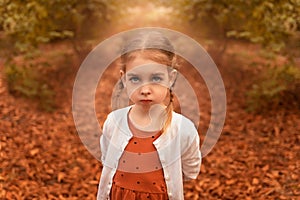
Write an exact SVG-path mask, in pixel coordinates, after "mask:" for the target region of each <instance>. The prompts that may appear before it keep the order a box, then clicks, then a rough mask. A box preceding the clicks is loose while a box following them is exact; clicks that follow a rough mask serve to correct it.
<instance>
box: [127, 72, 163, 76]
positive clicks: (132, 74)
mask: <svg viewBox="0 0 300 200" xmlns="http://www.w3.org/2000/svg"><path fill="white" fill-rule="evenodd" d="M151 75H152V76H164V75H165V73H161V72H158V73H153V74H151ZM127 76H138V74H134V73H127Z"/></svg>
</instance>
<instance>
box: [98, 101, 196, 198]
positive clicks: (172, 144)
mask: <svg viewBox="0 0 300 200" xmlns="http://www.w3.org/2000/svg"><path fill="white" fill-rule="evenodd" d="M129 109H130V106H128V107H125V108H122V109H119V110H115V111H113V112H111V113H110V114H109V115H108V116H107V119H106V121H105V122H104V125H103V134H102V135H101V137H100V148H101V152H102V156H101V161H102V164H103V169H102V174H101V178H100V183H99V188H98V194H97V200H104V199H105V200H106V199H109V194H110V190H111V186H112V180H113V177H114V174H115V172H116V170H117V167H118V162H119V159H120V157H121V155H122V153H123V151H124V149H125V147H126V146H127V144H128V142H129V140H130V139H131V138H132V137H133V135H132V133H131V131H130V129H129V126H128V121H127V119H128V118H127V115H128V112H129ZM153 144H154V146H155V147H156V149H157V152H158V155H159V158H160V161H161V164H162V167H163V172H164V178H165V181H166V186H167V191H168V196H169V199H170V200H183V199H184V195H183V180H189V179H196V178H197V176H198V174H199V172H200V165H201V153H200V148H199V135H198V132H197V130H196V128H195V126H194V124H193V123H192V122H191V121H190V120H189V119H187V118H186V117H184V116H182V115H180V114H178V113H175V112H173V115H172V122H171V124H170V126H169V128H168V129H167V131H166V132H165V133H163V134H162V135H161V136H160V137H159V138H157V139H156V140H155V141H154V142H153Z"/></svg>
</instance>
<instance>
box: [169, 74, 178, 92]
mask: <svg viewBox="0 0 300 200" xmlns="http://www.w3.org/2000/svg"><path fill="white" fill-rule="evenodd" d="M177 74H178V72H177V70H176V69H173V70H172V71H171V72H170V73H169V78H170V80H169V85H170V88H172V87H173V86H174V84H175V82H176V79H177Z"/></svg>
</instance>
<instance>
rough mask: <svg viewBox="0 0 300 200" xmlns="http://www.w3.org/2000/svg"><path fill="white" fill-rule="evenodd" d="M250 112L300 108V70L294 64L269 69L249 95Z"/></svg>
mask: <svg viewBox="0 0 300 200" xmlns="http://www.w3.org/2000/svg"><path fill="white" fill-rule="evenodd" d="M247 106H248V111H254V112H258V111H266V110H268V109H270V108H280V107H291V106H293V107H295V108H297V109H299V108H300V69H299V68H298V67H296V66H295V65H293V64H286V65H284V66H282V67H279V66H275V67H269V68H268V70H267V71H266V73H263V75H262V76H261V77H260V79H259V80H258V81H257V84H254V85H253V87H252V89H251V90H250V91H249V92H248V93H247Z"/></svg>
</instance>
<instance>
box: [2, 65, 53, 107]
mask: <svg viewBox="0 0 300 200" xmlns="http://www.w3.org/2000/svg"><path fill="white" fill-rule="evenodd" d="M34 68H35V67H34V66H33V65H31V64H30V65H28V66H25V65H23V66H20V65H16V64H15V63H12V62H9V63H7V64H6V66H5V74H6V79H7V84H8V88H9V91H10V93H12V94H14V95H16V96H25V97H27V98H31V99H36V100H37V101H38V103H39V106H40V108H41V109H43V110H45V111H53V110H54V108H55V102H54V92H53V90H52V89H51V88H50V87H49V86H48V85H47V83H45V82H44V81H43V80H41V79H40V78H39V74H38V73H37V71H36V70H35V69H34Z"/></svg>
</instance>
